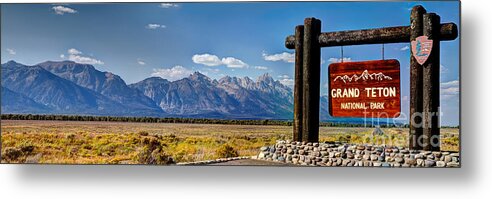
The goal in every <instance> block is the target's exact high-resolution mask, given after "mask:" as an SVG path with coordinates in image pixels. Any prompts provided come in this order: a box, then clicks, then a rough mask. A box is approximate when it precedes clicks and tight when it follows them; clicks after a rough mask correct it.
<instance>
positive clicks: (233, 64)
mask: <svg viewBox="0 0 492 199" xmlns="http://www.w3.org/2000/svg"><path fill="white" fill-rule="evenodd" d="M222 64H224V65H227V67H228V68H245V67H248V64H246V63H244V62H243V61H241V60H240V59H236V58H234V57H226V58H222Z"/></svg>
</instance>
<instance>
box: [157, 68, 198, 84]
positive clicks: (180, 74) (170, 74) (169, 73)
mask: <svg viewBox="0 0 492 199" xmlns="http://www.w3.org/2000/svg"><path fill="white" fill-rule="evenodd" d="M153 71H154V72H152V74H151V76H153V77H161V78H163V79H167V80H170V81H176V80H179V79H183V78H185V77H188V76H189V75H190V74H191V73H193V71H191V70H188V69H187V68H185V67H183V66H180V65H177V66H174V67H172V68H154V69H153Z"/></svg>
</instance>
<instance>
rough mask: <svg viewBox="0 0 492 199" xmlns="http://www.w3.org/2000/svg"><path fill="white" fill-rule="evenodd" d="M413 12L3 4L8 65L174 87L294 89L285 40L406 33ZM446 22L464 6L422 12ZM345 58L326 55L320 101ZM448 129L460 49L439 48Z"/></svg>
mask: <svg viewBox="0 0 492 199" xmlns="http://www.w3.org/2000/svg"><path fill="white" fill-rule="evenodd" d="M416 4H417V3H415V2H291V3H286V2H282V3H178V4H160V3H134V4H112V3H111V4H60V5H57V4H22V5H21V4H7V5H6V4H3V5H2V8H1V15H2V17H1V25H2V27H1V36H2V37H1V62H2V63H4V62H6V61H8V60H15V61H17V62H20V63H23V64H27V65H33V64H37V63H40V62H43V61H47V60H73V61H76V62H81V63H90V64H93V65H94V66H95V67H96V68H97V69H99V70H101V71H110V72H112V73H115V74H117V75H119V76H121V77H122V78H123V79H124V80H125V81H126V82H127V83H135V82H138V81H141V80H143V79H145V78H148V77H151V76H161V77H163V78H166V79H170V80H176V79H180V78H183V77H186V76H188V75H189V73H192V72H193V71H200V72H202V73H204V74H206V75H208V76H209V77H211V78H215V79H218V78H221V77H222V76H224V75H229V76H249V77H251V78H253V79H254V78H256V77H257V76H259V75H261V74H264V73H267V72H268V73H270V74H271V75H272V76H273V77H274V78H275V79H278V80H280V81H281V82H282V83H284V84H287V85H292V83H293V80H292V77H293V74H294V67H293V50H288V49H286V48H285V46H284V41H285V37H286V36H287V35H291V34H293V31H294V27H295V26H296V25H299V24H302V23H303V20H304V18H306V17H316V18H318V19H320V20H321V21H322V31H323V32H329V31H340V30H353V29H366V28H378V27H385V26H401V25H408V24H409V20H410V19H409V16H410V9H411V8H412V6H413V5H416ZM418 4H420V5H423V6H424V7H425V8H426V9H427V11H428V12H435V13H438V14H439V15H440V16H441V21H442V22H454V23H456V24H459V3H458V2H457V1H448V2H424V3H418ZM408 47H409V44H407V43H401V44H386V45H385V58H386V59H390V58H393V59H398V60H399V61H400V63H401V88H402V111H403V112H404V113H408V107H409V105H408V95H409V71H408V65H409V59H410V58H409V57H410V50H409V48H408ZM340 57H341V55H340V48H339V47H330V48H323V49H322V59H323V64H322V67H321V71H322V76H321V84H322V85H321V93H322V94H326V93H327V87H326V84H327V73H328V65H329V63H331V62H334V61H338V60H339V59H340ZM344 57H346V59H350V60H351V61H359V60H374V59H381V45H363V46H347V47H344ZM441 64H442V66H441V110H442V112H443V115H442V119H441V121H442V124H443V125H458V122H459V97H458V94H459V93H458V91H459V40H458V39H457V40H454V41H446V42H441Z"/></svg>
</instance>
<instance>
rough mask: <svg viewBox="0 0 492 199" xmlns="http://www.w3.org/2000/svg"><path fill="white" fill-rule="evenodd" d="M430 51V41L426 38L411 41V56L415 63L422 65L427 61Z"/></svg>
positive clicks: (421, 37)
mask: <svg viewBox="0 0 492 199" xmlns="http://www.w3.org/2000/svg"><path fill="white" fill-rule="evenodd" d="M431 51H432V40H431V39H429V38H428V37H427V36H420V37H417V38H415V41H412V54H413V57H415V59H416V60H417V62H418V63H419V64H420V65H422V64H424V63H425V61H427V58H429V55H430V53H431Z"/></svg>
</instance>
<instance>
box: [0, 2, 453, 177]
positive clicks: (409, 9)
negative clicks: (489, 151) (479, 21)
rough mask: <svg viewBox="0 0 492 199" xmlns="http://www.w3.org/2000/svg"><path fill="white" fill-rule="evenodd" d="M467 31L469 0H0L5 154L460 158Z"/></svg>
mask: <svg viewBox="0 0 492 199" xmlns="http://www.w3.org/2000/svg"><path fill="white" fill-rule="evenodd" d="M460 28H461V27H460V2H459V1H432V2H427V1H426V2H401V1H398V2H220V3H218V2H216V3H205V2H203V3H165V2H163V3H76V4H48V3H46V4H1V49H0V50H1V150H0V152H1V153H0V154H1V163H4V164H17V163H19V164H136V165H142V164H143V165H207V166H208V165H210V166H212V165H216V166H217V165H222V166H226V165H235V166H237V165H239V166H246V165H247V166H306V167H311V166H323V167H395V168H399V167H418V168H421V167H460V160H461V157H460V137H461V136H460V135H461V132H460V126H459V125H460V112H459V108H460V98H459V96H460V79H459V76H460V73H459V71H460V65H459V63H460V53H459V52H460V34H459V32H460ZM328 71H329V73H328ZM356 84H357V85H356ZM353 88H358V92H356V91H355V90H354V89H353ZM380 88H381V89H380ZM385 88H387V89H386V90H385ZM351 89H352V90H351ZM378 95H380V96H378ZM360 96H365V97H364V98H360ZM368 96H369V98H371V100H372V98H375V99H376V98H378V99H379V98H380V101H375V103H373V104H371V102H369V101H368V100H369V98H368ZM348 98H350V99H351V100H352V101H350V102H351V103H353V104H357V103H359V104H362V103H364V107H363V109H360V110H357V111H354V110H353V109H341V108H339V107H342V105H343V104H344V103H345V104H347V102H348V101H347V100H348ZM340 100H341V101H340ZM366 106H367V107H366ZM371 107H372V108H374V109H371ZM367 108H369V109H367ZM364 110H365V111H367V110H377V111H376V112H377V113H381V112H384V113H390V114H391V116H366V115H361V114H360V111H364ZM376 112H374V111H373V112H371V113H376Z"/></svg>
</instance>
